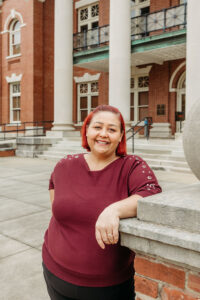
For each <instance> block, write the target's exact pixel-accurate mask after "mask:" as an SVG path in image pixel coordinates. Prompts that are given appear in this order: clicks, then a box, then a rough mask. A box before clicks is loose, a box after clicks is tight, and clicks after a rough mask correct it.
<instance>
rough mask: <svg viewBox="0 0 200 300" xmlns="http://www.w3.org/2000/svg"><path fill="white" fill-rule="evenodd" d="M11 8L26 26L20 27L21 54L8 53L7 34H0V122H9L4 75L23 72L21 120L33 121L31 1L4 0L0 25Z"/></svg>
mask: <svg viewBox="0 0 200 300" xmlns="http://www.w3.org/2000/svg"><path fill="white" fill-rule="evenodd" d="M11 9H15V11H17V12H19V13H20V14H21V15H22V17H23V21H24V23H25V24H26V26H24V27H22V28H21V56H20V57H17V58H11V59H6V57H7V56H8V55H9V43H8V41H9V34H8V33H4V34H3V35H2V69H1V70H2V122H3V123H9V122H10V116H9V111H10V103H9V85H8V83H7V81H6V76H9V77H10V76H11V75H12V73H15V74H16V75H19V74H23V76H22V80H21V112H22V113H21V121H22V122H23V121H33V57H34V56H33V2H32V1H28V2H27V1H25V2H23V5H22V3H20V1H17V0H13V1H5V2H3V5H2V27H4V24H5V21H6V19H7V17H8V15H9V14H10V11H11Z"/></svg>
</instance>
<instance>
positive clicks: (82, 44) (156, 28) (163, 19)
mask: <svg viewBox="0 0 200 300" xmlns="http://www.w3.org/2000/svg"><path fill="white" fill-rule="evenodd" d="M186 24H187V3H183V4H180V5H177V6H173V7H168V8H164V9H162V10H159V11H155V12H150V13H147V14H144V15H142V16H138V17H133V18H131V37H132V40H135V39H141V38H143V37H146V36H148V35H150V34H151V33H154V32H160V31H162V32H166V31H167V30H168V29H172V28H177V29H180V28H185V27H186ZM109 29H110V26H109V25H105V26H102V27H97V28H94V29H89V30H87V31H84V32H78V33H75V34H74V35H73V43H74V45H73V47H74V51H81V50H87V49H90V48H94V47H99V46H102V45H105V44H108V43H109Z"/></svg>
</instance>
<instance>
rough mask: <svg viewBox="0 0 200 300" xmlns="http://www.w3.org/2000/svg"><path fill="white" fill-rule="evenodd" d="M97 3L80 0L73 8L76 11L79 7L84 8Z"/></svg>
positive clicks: (96, 0) (94, 0) (89, 0)
mask: <svg viewBox="0 0 200 300" xmlns="http://www.w3.org/2000/svg"><path fill="white" fill-rule="evenodd" d="M96 2H98V0H80V1H78V2H76V4H75V8H76V9H78V8H80V7H83V6H86V5H91V4H93V3H96Z"/></svg>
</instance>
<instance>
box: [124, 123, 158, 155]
mask: <svg viewBox="0 0 200 300" xmlns="http://www.w3.org/2000/svg"><path fill="white" fill-rule="evenodd" d="M142 122H144V125H142V124H141V123H142ZM151 125H152V118H151V117H144V118H143V119H142V120H140V121H138V122H137V123H136V124H135V125H133V126H131V128H130V129H128V130H127V131H126V135H127V134H128V133H129V132H131V133H132V134H131V135H130V136H129V137H128V138H126V141H128V140H130V139H132V152H133V153H134V151H135V149H134V141H135V135H136V134H137V133H138V132H140V131H141V130H143V129H144V135H145V137H146V138H147V140H148V139H149V129H150V126H151ZM137 127H139V128H137ZM136 128H137V129H136Z"/></svg>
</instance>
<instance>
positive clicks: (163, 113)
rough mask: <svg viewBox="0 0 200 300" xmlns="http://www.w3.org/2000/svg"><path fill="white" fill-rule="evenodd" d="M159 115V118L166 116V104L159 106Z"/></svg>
mask: <svg viewBox="0 0 200 300" xmlns="http://www.w3.org/2000/svg"><path fill="white" fill-rule="evenodd" d="M157 115H158V116H164V115H165V104H157Z"/></svg>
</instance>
